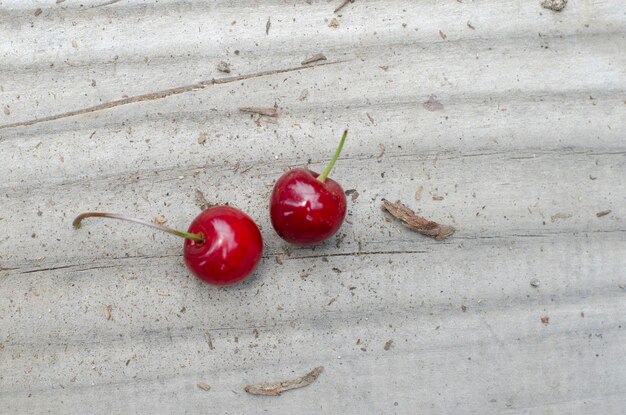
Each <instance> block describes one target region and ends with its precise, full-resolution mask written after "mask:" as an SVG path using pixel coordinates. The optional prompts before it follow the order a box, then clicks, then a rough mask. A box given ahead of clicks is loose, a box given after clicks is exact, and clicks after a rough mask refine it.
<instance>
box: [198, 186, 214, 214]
mask: <svg viewBox="0 0 626 415" xmlns="http://www.w3.org/2000/svg"><path fill="white" fill-rule="evenodd" d="M196 205H197V206H198V207H199V208H200V210H206V209H208V208H210V207H212V206H216V204H215V203H211V202H209V201H208V200H206V197H204V193H202V192H201V191H200V189H196Z"/></svg>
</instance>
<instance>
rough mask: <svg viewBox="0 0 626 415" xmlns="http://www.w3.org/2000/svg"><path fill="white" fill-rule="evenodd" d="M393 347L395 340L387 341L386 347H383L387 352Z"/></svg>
mask: <svg viewBox="0 0 626 415" xmlns="http://www.w3.org/2000/svg"><path fill="white" fill-rule="evenodd" d="M392 345H393V340H387V342H385V346H384V347H383V349H385V351H389V349H391V346H392Z"/></svg>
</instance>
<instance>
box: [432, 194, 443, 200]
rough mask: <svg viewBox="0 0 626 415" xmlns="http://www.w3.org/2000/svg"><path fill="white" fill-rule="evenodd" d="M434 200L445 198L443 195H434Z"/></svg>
mask: <svg viewBox="0 0 626 415" xmlns="http://www.w3.org/2000/svg"><path fill="white" fill-rule="evenodd" d="M433 200H437V201H440V200H443V196H439V195H433Z"/></svg>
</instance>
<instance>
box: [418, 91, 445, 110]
mask: <svg viewBox="0 0 626 415" xmlns="http://www.w3.org/2000/svg"><path fill="white" fill-rule="evenodd" d="M422 106H423V107H424V108H426V110H427V111H430V112H435V111H443V105H442V104H441V102H439V101H438V100H437V95H430V96H429V97H428V99H427V100H426V101H425V102H424V103H423V104H422Z"/></svg>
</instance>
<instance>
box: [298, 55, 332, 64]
mask: <svg viewBox="0 0 626 415" xmlns="http://www.w3.org/2000/svg"><path fill="white" fill-rule="evenodd" d="M325 60H327V59H326V56H324V54H323V53H316V54H315V55H311V56H309V57H308V58H306V59H305V60H303V61H302V62H301V64H302V65H308V64H310V63H314V62H319V61H325Z"/></svg>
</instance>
